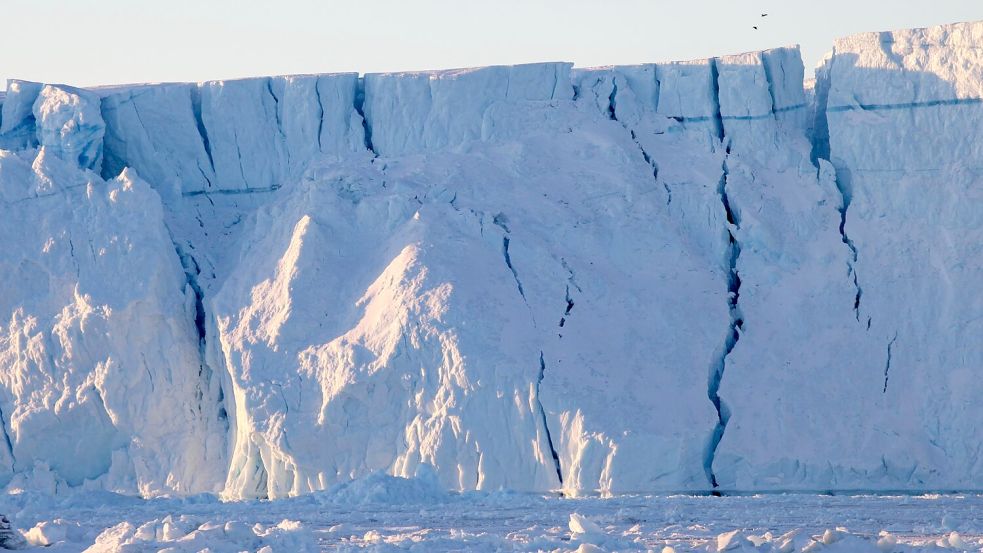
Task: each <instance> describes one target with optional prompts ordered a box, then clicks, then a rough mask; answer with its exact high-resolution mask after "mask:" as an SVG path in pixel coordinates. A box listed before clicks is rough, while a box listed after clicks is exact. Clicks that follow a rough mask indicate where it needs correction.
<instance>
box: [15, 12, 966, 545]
mask: <svg viewBox="0 0 983 553" xmlns="http://www.w3.org/2000/svg"><path fill="white" fill-rule="evenodd" d="M980 43H983V23H963V24H956V25H947V26H941V27H934V28H930V29H919V30H911V31H899V32H894V33H867V34H862V35H857V36H853V37H849V38H845V39H841V40H839V41H837V42H836V44H835V46H834V50H833V52H832V53H831V54H830V55H829V56H828V57H827V58H826V59H825V60H824V61H823V63H822V64H821V65H820V67H819V69H818V70H817V80H816V84H815V88H814V89H809V90H806V89H804V87H803V77H804V73H805V72H804V68H803V64H802V61H801V58H800V55H799V51H798V49H797V48H796V47H788V48H778V49H773V50H767V51H763V52H754V53H748V54H741V55H736V56H723V57H718V58H711V59H706V60H696V61H688V62H671V63H653V64H647V65H637V66H616V67H602V68H591V69H581V68H573V67H572V66H571V65H570V64H566V63H541V64H530V65H520V66H511V67H504V66H499V67H485V68H475V69H462V70H448V71H429V72H418V73H392V74H369V75H365V76H363V77H360V76H358V75H356V74H329V75H306V76H289V77H272V78H257V79H245V80H234V81H215V82H206V83H197V84H145V85H134V86H116V87H106V88H95V89H79V88H75V87H71V86H66V85H60V84H40V83H30V82H25V81H11V82H10V83H9V85H8V92H7V94H6V95H5V96H4V97H3V99H2V102H3V104H2V109H0V148H2V149H0V244H2V246H0V422H2V434H3V435H2V440H0V484H3V485H5V486H6V487H7V489H8V490H9V491H12V492H13V491H23V492H28V493H36V492H39V491H43V492H45V493H52V494H60V493H72V494H74V493H78V492H80V491H88V492H96V491H99V492H112V493H119V494H128V495H139V496H142V497H145V498H151V497H157V496H175V495H177V496H183V495H192V494H199V493H206V494H214V495H218V496H221V497H223V498H225V499H266V498H269V499H274V498H287V497H293V496H299V495H303V494H308V493H311V492H320V491H324V490H337V489H338V488H337V487H338V486H345V485H349V483H351V482H352V481H353V480H356V481H361V480H358V479H361V478H365V477H369V475H379V474H382V475H389V477H404V478H409V477H417V480H419V479H421V478H422V479H424V480H425V481H426V482H428V484H427V485H428V486H432V487H433V488H434V489H435V490H438V491H439V492H440V493H446V492H449V491H453V492H464V491H475V490H478V491H491V490H512V491H516V492H562V493H563V494H564V495H566V496H583V495H593V494H600V495H618V494H626V493H629V494H630V493H670V492H684V493H707V492H711V491H716V492H719V493H732V492H759V491H771V492H776V491H777V492H781V491H806V492H808V491H822V492H826V491H851V490H853V491H856V490H866V491H879V492H890V491H904V492H907V493H911V492H923V491H959V490H964V491H965V490H970V491H971V490H977V489H981V488H983V479H981V475H980V463H981V462H983V456H981V454H980V451H979V447H978V444H979V442H980V440H981V438H983V436H981V432H983V430H981V429H983V410H980V409H978V408H977V403H978V398H979V397H980V394H981V393H983V384H981V379H979V378H977V377H976V373H977V372H979V369H980V368H983V340H980V339H979V337H980V336H981V335H983V294H980V293H979V291H978V289H979V284H980V283H981V282H983V263H981V262H980V259H981V255H980V254H981V253H983V186H981V184H983V140H981V138H983V137H981V136H980V133H981V132H983V131H981V130H980V129H981V128H983V125H981V123H983V54H981V50H980V48H978V45H979V44H980ZM417 480H413V481H414V482H415V481H417ZM350 485H355V484H350ZM360 485H368V486H369V487H370V488H371V486H372V484H360ZM415 489H416V488H414V487H413V486H410V488H409V489H407V490H406V492H407V493H415V492H414V490H415ZM349 492H350V493H353V492H351V490H349ZM338 493H340V494H342V496H343V493H344V492H342V491H339V492H338ZM158 518H161V520H163V517H158ZM148 520H150V519H148ZM154 520H157V519H156V518H155V519H154ZM578 520H579V519H578ZM585 520H586V519H585ZM130 523H132V527H122V526H121V527H118V528H116V529H115V530H114V531H113V532H111V533H110V534H107V535H106V536H105V539H104V540H103V541H102V542H100V543H111V544H112V547H121V548H122V547H129V546H130V545H133V544H137V543H138V542H140V543H142V542H141V540H144V537H148V536H151V535H152V536H153V539H158V538H157V536H158V534H160V535H163V534H166V533H167V532H164V531H163V530H160V532H158V526H159V527H160V528H163V525H164V524H165V522H160V521H158V522H147V524H150V525H151V526H147V527H146V528H145V529H144V526H141V524H144V521H141V522H140V524H136V522H133V521H130ZM211 523H214V524H218V526H221V524H219V523H217V522H215V521H208V520H205V521H202V522H201V524H204V525H207V524H211ZM166 524H171V522H167V523H166ZM174 524H176V523H174ZM182 524H185V523H182ZM189 524H191V523H187V524H185V526H187V525H189ZM265 524H267V525H266V526H263V527H262V528H258V529H257V528H252V527H249V528H246V529H245V530H243V528H240V527H233V528H231V529H226V530H222V532H226V533H229V532H231V533H233V534H235V535H237V536H238V535H240V534H241V535H242V536H246V537H248V538H249V539H252V540H258V541H256V542H255V543H257V544H260V543H264V542H263V541H262V540H266V539H270V540H275V539H280V538H279V537H278V536H280V535H281V534H283V535H284V536H286V535H290V536H294V534H293V533H292V532H293V530H292V529H291V528H293V527H292V526H290V525H289V524H288V525H287V526H282V527H281V526H278V525H279V524H280V523H279V521H267V523H265ZM563 524H566V523H565V522H564V523H563ZM571 524H572V525H575V526H577V527H578V528H581V529H586V530H584V531H583V532H579V533H580V534H584V535H589V534H592V533H596V532H595V531H594V530H592V529H593V528H594V526H592V525H591V524H588V523H587V522H585V521H579V522H577V521H574V520H573V519H571ZM154 525H158V526H154ZM218 526H215V527H214V528H212V527H209V530H208V531H204V530H203V531H201V532H200V533H198V534H194V531H189V532H190V533H185V534H182V536H185V537H186V536H190V535H192V534H194V535H195V536H196V537H192V538H188V540H189V542H194V543H195V544H198V543H199V541H196V540H201V541H200V543H210V541H209V540H212V537H209V536H213V535H218V532H219V529H218ZM199 527H200V525H199ZM288 527H289V528H288ZM223 528H224V527H223ZM67 531H68V530H66V532H67ZM182 531H183V530H182ZM38 532H40V533H44V532H45V530H44V529H41V530H38ZM162 533H163V534H162ZM575 533H578V532H575ZM298 535H299V534H298ZM844 535H846V536H850V535H852V534H849V533H847V534H844ZM776 536H777V535H773V536H772V537H771V538H767V539H766V538H764V537H761V536H757V537H753V536H751V535H744V534H741V535H739V536H738V535H735V537H732V538H730V539H729V540H730V541H727V544H737V545H734V547H747V543H746V542H747V540H751V542H754V540H758V541H761V540H764V541H763V542H762V543H765V542H767V543H768V544H771V545H770V546H769V547H774V548H776V549H775V550H783V549H782V548H783V547H784V546H782V545H781V544H779V542H778V541H776V540H779V538H778V537H776ZM745 538H746V539H745ZM148 539H149V538H148ZM181 539H184V538H183V537H182V538H181ZM284 539H286V538H284ZM290 539H294V538H293V537H291V538H290ZM297 539H301V538H297ZM303 539H306V538H303ZM303 539H301V542H303ZM619 539H621V538H619ZM721 539H724V538H721ZM885 539H887V538H885ZM742 540H743V541H742ZM144 541H146V540H144ZM725 541H726V540H725ZM301 542H298V543H301ZM148 543H149V542H148ZM303 543H306V542H303ZM618 543H620V542H618ZM796 543H798V542H796ZM885 543H886V542H885ZM582 545H583V546H584V547H587V546H588V545H591V544H587V543H586V542H585V543H584V544H582ZM593 545H597V544H593ZM602 546H603V545H602ZM133 547H136V548H138V549H139V548H140V547H143V546H142V545H133ZM175 547H176V546H175ZM192 547H199V545H193V546H192ZM200 547H206V546H205V545H202V546H200ZM209 547H210V546H209ZM257 547H260V546H259V545H257ZM298 547H300V546H298ZM728 547H729V545H728ZM755 547H757V546H755ZM817 547H818V546H817ZM824 547H830V545H829V544H826V545H824ZM844 547H845V546H844ZM885 547H886V546H885Z"/></svg>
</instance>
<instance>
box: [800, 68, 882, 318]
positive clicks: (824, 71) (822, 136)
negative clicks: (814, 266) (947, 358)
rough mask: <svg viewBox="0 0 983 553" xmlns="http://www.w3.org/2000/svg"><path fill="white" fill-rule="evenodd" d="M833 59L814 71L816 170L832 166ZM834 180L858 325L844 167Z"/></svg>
mask: <svg viewBox="0 0 983 553" xmlns="http://www.w3.org/2000/svg"><path fill="white" fill-rule="evenodd" d="M833 54H834V56H833V58H832V59H831V60H830V61H828V62H827V65H826V66H824V67H822V68H820V69H818V70H817V71H816V77H817V78H816V117H815V120H814V124H813V135H812V152H811V154H810V158H811V159H812V162H813V164H815V165H816V167H817V168H818V167H819V160H825V161H828V162H830V163H831V164H832V161H831V159H832V158H831V155H830V140H829V119H828V116H827V109H828V104H829V88H830V74H831V72H832V64H833V63H834V62H835V60H836V56H835V54H836V51H835V50H834V51H833ZM834 178H835V181H834V182H835V184H836V190H837V191H838V192H839V193H840V206H839V208H838V209H837V211H839V213H840V225H839V233H840V241H841V242H843V244H845V245H846V247H847V248H848V249H849V250H850V259H849V260H848V261H847V275H848V276H849V277H850V278H851V280H852V281H853V288H854V290H855V293H854V297H853V314H854V318H855V319H856V320H857V322H860V300H861V298H862V296H863V288H862V287H861V286H860V279H859V277H858V276H857V269H856V265H857V259H858V257H859V254H858V251H857V247H856V245H855V244H854V243H853V240H852V239H850V236H849V235H848V234H847V232H846V219H847V212H848V211H849V209H850V204H851V203H852V201H853V186H852V183H851V175H850V172H849V170H847V169H846V168H842V167H841V168H835V167H834ZM867 329H868V330H869V329H870V319H869V318H868V319H867Z"/></svg>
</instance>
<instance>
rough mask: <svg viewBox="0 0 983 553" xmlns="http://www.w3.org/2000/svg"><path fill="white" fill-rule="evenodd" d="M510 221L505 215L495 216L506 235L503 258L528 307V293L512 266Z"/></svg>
mask: <svg viewBox="0 0 983 553" xmlns="http://www.w3.org/2000/svg"><path fill="white" fill-rule="evenodd" d="M508 220H509V219H508V217H506V216H505V214H504V213H499V214H498V215H495V218H494V219H493V222H494V223H495V225H496V226H498V227H499V228H500V229H502V231H504V234H503V235H502V256H503V257H504V258H505V265H506V266H507V267H508V268H509V271H511V272H512V278H513V279H515V286H516V288H518V289H519V295H520V296H522V301H523V302H525V304H526V305H527V306H528V305H529V301H528V300H526V291H525V290H523V289H522V281H521V280H519V272H518V271H516V270H515V267H514V266H513V265H512V255H511V254H510V253H509V245H510V244H511V242H512V240H511V239H510V238H509V234H511V231H510V230H509V225H508Z"/></svg>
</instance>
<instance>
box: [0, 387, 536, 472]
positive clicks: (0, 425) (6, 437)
mask: <svg viewBox="0 0 983 553" xmlns="http://www.w3.org/2000/svg"><path fill="white" fill-rule="evenodd" d="M539 379H540V380H542V379H543V376H542V372H540V376H539ZM537 392H538V389H537ZM0 430H2V431H3V441H4V444H6V446H7V453H9V454H10V463H11V465H15V464H16V463H17V458H16V457H14V442H13V441H12V440H11V439H10V433H9V432H7V417H6V416H5V415H4V413H3V407H2V406H0ZM548 432H549V430H548V429H547V436H548V435H549V434H548Z"/></svg>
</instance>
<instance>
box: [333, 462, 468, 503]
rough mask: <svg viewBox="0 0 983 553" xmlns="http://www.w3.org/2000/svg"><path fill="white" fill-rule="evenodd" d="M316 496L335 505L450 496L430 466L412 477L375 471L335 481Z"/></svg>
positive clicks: (435, 499) (436, 500) (423, 500)
mask: <svg viewBox="0 0 983 553" xmlns="http://www.w3.org/2000/svg"><path fill="white" fill-rule="evenodd" d="M426 466H427V465H421V468H422V467H426ZM316 497H317V499H318V501H321V502H326V503H333V504H336V505H370V504H385V505H404V504H421V505H422V504H433V503H442V502H445V501H447V500H448V499H450V498H451V497H452V496H451V495H450V494H448V493H447V492H446V491H445V490H444V489H443V488H442V487H441V486H440V482H439V481H438V480H437V475H436V473H435V472H434V471H433V469H429V470H427V469H423V470H418V471H417V476H415V477H413V478H402V477H399V476H390V475H388V474H384V473H381V472H377V473H374V474H370V475H369V476H366V477H364V478H357V479H355V480H351V481H349V482H344V483H341V484H338V485H336V486H334V487H332V488H331V489H329V490H327V491H325V492H322V493H319V494H317V496H316Z"/></svg>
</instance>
